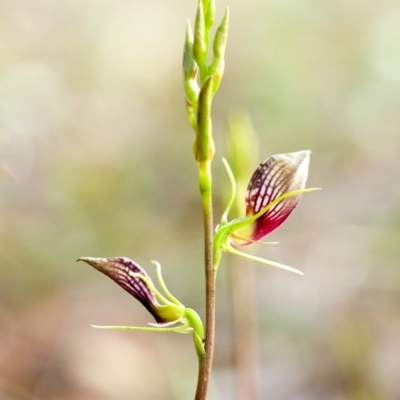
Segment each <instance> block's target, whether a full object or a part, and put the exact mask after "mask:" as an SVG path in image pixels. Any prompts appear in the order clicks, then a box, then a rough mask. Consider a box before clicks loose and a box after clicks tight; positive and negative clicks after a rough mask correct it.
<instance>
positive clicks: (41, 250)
mask: <svg viewBox="0 0 400 400" xmlns="http://www.w3.org/2000/svg"><path fill="white" fill-rule="evenodd" d="M217 6H218V10H219V11H218V12H219V17H220V16H221V15H222V12H223V9H224V7H225V6H226V1H225V0H224V1H217ZM229 6H230V9H231V23H230V34H229V40H228V49H227V57H226V73H225V77H224V80H223V82H222V85H221V88H220V91H219V93H218V95H217V96H216V98H215V101H214V113H213V115H214V123H215V124H214V135H215V138H216V142H217V146H218V147H217V156H216V160H215V164H214V165H215V168H214V169H215V177H214V183H215V192H216V195H217V197H216V206H217V207H216V215H217V216H218V215H220V214H219V213H220V209H221V207H222V204H217V203H218V202H219V199H221V198H222V197H223V193H222V190H221V189H222V188H225V187H226V181H227V178H226V176H225V174H224V171H223V169H222V165H221V162H220V161H219V159H220V157H221V156H223V155H225V153H226V148H225V147H224V143H225V132H226V124H227V117H228V115H229V113H230V112H231V111H232V110H234V109H238V108H239V109H240V108H244V109H247V110H248V111H249V113H250V115H251V116H252V118H253V123H254V126H255V128H256V130H257V131H258V133H259V141H260V149H261V150H260V152H261V154H262V157H263V158H266V157H267V156H268V155H271V154H274V153H280V152H291V151H297V150H303V149H311V150H312V152H313V154H312V159H311V169H310V178H309V186H311V187H315V186H320V187H322V188H323V191H321V192H316V193H311V194H307V195H306V196H305V198H304V199H303V201H302V203H301V205H300V206H299V208H298V209H297V210H296V211H295V213H294V215H293V216H292V217H291V219H290V220H289V222H288V223H287V224H285V226H284V227H282V228H281V229H279V230H278V231H277V232H276V233H274V234H273V235H271V239H270V240H277V241H280V243H281V244H280V245H279V246H265V247H259V248H258V251H259V254H261V255H263V256H264V257H266V258H268V259H271V260H276V261H280V262H283V263H286V264H289V265H292V266H294V267H296V268H298V269H301V270H303V271H304V272H305V273H306V275H305V277H299V276H295V275H291V274H290V273H285V272H282V271H278V270H273V269H271V268H268V267H265V266H261V265H254V264H248V263H246V268H254V269H255V270H256V274H257V286H258V288H257V290H258V292H257V298H258V312H257V314H258V319H257V321H258V328H259V335H258V336H259V339H260V344H259V346H260V350H261V353H260V355H259V360H260V376H261V379H260V392H261V396H260V398H262V399H264V398H270V399H274V400H280V399H282V400H283V399H284V400H291V399H293V400H303V399H304V400H314V399H318V400H324V399H327V400H328V399H329V400H342V399H351V400H352V399H360V400H361V399H362V400H366V399H371V400H385V399H398V398H399V397H400V389H399V388H400V387H399V385H398V376H399V373H400V357H399V356H398V350H399V348H400V317H399V311H398V304H399V297H400V270H399V267H400V265H399V264H400V263H399V261H400V185H399V178H400V112H399V110H400V46H399V43H400V6H399V4H398V3H397V2H394V1H392V0H382V1H378V0H369V1H364V2H359V1H356V0H347V1H344V0H339V1H322V2H321V1H316V0H314V1H311V0H305V1H297V0H291V1H289V0H269V1H264V0H250V1H246V2H243V1H238V0H232V1H230V2H229ZM195 8H196V1H183V0H181V1H168V2H167V1H162V0H154V1H146V2H144V1H140V2H139V1H135V0H119V1H111V0H88V1H81V0H57V1H51V0H15V1H9V0H0V54H1V57H0V127H1V141H0V160H1V164H2V166H4V167H5V168H7V171H8V173H9V175H10V176H11V179H8V180H2V181H1V182H0V398H1V399H2V400H22V399H31V400H50V399H51V400H72V399H73V400H80V399H82V400H83V399H84V400H92V399H93V400H100V399H113V400H125V399H146V400H149V399H150V400H152V399H177V400H178V399H179V400H187V399H190V398H192V395H193V393H194V387H195V380H196V363H197V361H196V357H195V353H194V350H193V348H192V343H191V339H190V337H187V336H180V335H177V334H174V335H173V334H165V335H159V334H152V333H134V332H107V331H98V330H94V329H92V328H90V326H89V324H91V323H93V324H130V325H144V324H146V323H147V322H150V321H151V320H150V316H149V315H148V314H147V313H146V312H145V310H144V309H143V307H141V305H140V304H139V303H137V302H135V301H134V300H133V299H132V298H130V297H129V295H128V294H126V293H124V292H123V291H122V290H121V289H120V288H118V287H117V286H116V285H115V284H114V283H113V282H111V281H110V280H108V279H107V278H106V277H104V276H102V275H100V274H99V273H97V272H96V271H94V270H91V269H90V268H89V267H88V266H87V265H84V264H76V263H75V259H76V258H78V257H80V256H99V257H100V256H115V255H124V256H127V257H131V258H133V259H134V260H135V261H137V262H139V263H140V264H141V265H142V266H143V267H144V268H146V269H147V270H148V271H149V272H150V273H151V274H153V276H154V267H153V266H152V264H150V260H151V259H156V260H158V261H160V262H161V264H162V265H163V274H164V277H165V280H166V282H167V284H168V286H169V288H170V289H171V292H172V293H174V295H176V296H177V297H178V298H179V299H180V300H181V301H182V302H183V303H184V304H185V305H187V306H188V307H193V308H196V309H198V310H199V312H200V313H201V314H203V272H202V235H201V214H200V204H199V199H198V194H197V171H196V165H195V163H194V161H193V159H192V155H191V146H192V140H193V133H192V132H191V130H190V127H189V123H188V122H187V118H186V115H185V109H184V101H183V91H182V84H181V71H180V68H181V58H182V54H181V51H182V45H183V37H184V29H185V23H186V19H187V18H191V19H192V20H193V16H194V12H195ZM260 161H261V160H260V159H257V158H255V159H254V166H253V167H254V168H256V166H257V165H258V163H259V162H260ZM241 195H242V196H243V194H241ZM245 273H246V269H244V270H243V274H245ZM226 278H227V273H226V270H225V271H224V265H222V266H221V270H220V275H219V282H218V285H219V288H218V289H219V291H218V313H217V314H218V321H217V349H216V354H215V374H214V380H213V387H212V391H211V394H210V400H220V399H221V400H222V399H228V400H231V399H234V398H235V397H234V393H233V392H234V373H233V370H232V349H231V333H230V329H231V318H230V317H231V302H230V296H229V290H228V288H229V282H228V281H227V279H226ZM233 290H234V288H233Z"/></svg>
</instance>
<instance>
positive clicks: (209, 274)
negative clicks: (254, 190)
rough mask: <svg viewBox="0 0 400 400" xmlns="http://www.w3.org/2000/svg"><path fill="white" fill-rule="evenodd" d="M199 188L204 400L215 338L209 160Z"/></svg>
mask: <svg viewBox="0 0 400 400" xmlns="http://www.w3.org/2000/svg"><path fill="white" fill-rule="evenodd" d="M199 186H200V193H201V200H202V206H203V220H204V262H205V277H206V329H205V330H206V332H205V355H204V357H199V374H198V380H197V389H196V396H195V400H205V399H206V397H207V392H208V387H209V383H210V376H211V366H212V359H213V353H214V338H215V281H216V273H215V269H214V261H213V237H214V227H213V211H212V181H211V160H206V161H201V162H199Z"/></svg>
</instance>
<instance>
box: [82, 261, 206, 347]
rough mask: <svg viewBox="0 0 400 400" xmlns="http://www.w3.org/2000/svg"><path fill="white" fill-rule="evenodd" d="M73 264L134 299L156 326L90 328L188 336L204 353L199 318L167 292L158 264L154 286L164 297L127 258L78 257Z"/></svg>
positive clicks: (146, 276) (146, 275) (202, 331)
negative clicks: (100, 275)
mask: <svg viewBox="0 0 400 400" xmlns="http://www.w3.org/2000/svg"><path fill="white" fill-rule="evenodd" d="M77 261H84V262H86V263H87V264H89V265H91V266H92V267H94V268H95V269H97V270H98V271H100V272H102V273H103V274H105V275H107V276H108V277H110V278H111V279H112V280H113V281H114V282H116V283H117V284H118V285H119V286H121V287H122V288H123V289H125V290H126V291H127V292H128V293H129V294H131V295H132V296H133V297H134V298H135V299H137V300H139V301H140V302H141V303H142V304H143V306H144V307H145V308H146V309H147V311H149V313H150V314H151V315H152V316H153V317H154V319H155V320H156V323H149V325H151V326H152V327H135V326H97V325H92V326H93V327H94V328H101V329H120V330H137V331H153V332H178V333H192V334H193V337H194V341H195V345H196V350H197V351H198V352H200V353H202V352H204V348H203V341H204V329H203V324H202V322H201V319H200V317H199V316H198V314H197V313H196V312H195V311H194V310H192V309H190V308H185V307H184V305H183V304H182V303H180V302H179V301H178V300H177V299H176V298H175V297H173V296H172V294H171V293H170V292H169V291H168V289H167V287H166V285H165V283H164V281H163V279H162V275H161V266H160V264H159V263H158V262H156V261H153V263H154V264H155V265H156V266H157V278H158V282H159V284H160V286H161V288H162V289H163V291H164V293H165V296H164V295H162V294H161V293H160V292H159V291H158V290H157V289H156V288H155V286H154V284H153V282H152V280H151V278H150V277H149V275H148V274H147V273H146V271H145V270H144V269H143V268H142V267H140V266H139V265H138V264H137V263H135V262H134V261H132V260H130V259H129V258H126V257H112V258H92V257H81V258H79V259H78V260H77Z"/></svg>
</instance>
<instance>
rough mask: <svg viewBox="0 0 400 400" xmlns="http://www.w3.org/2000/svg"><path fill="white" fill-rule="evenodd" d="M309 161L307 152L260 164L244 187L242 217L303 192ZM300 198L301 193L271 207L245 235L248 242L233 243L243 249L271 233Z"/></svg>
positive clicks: (271, 159)
mask: <svg viewBox="0 0 400 400" xmlns="http://www.w3.org/2000/svg"><path fill="white" fill-rule="evenodd" d="M309 161H310V151H309V150H304V151H299V152H296V153H287V154H277V155H274V156H271V157H269V158H268V159H267V160H266V161H264V162H263V163H262V164H261V165H260V166H259V167H258V168H257V170H256V171H255V172H254V174H253V176H252V177H251V179H250V182H249V185H248V187H247V191H246V199H245V203H246V217H251V216H252V215H255V214H257V213H258V212H260V211H261V210H262V209H264V208H265V207H267V206H268V205H269V204H271V203H272V202H273V201H275V200H276V199H278V198H279V197H280V196H282V195H284V194H285V193H289V192H292V191H295V190H301V189H304V188H305V185H306V181H307V176H308V165H309ZM301 197H302V195H301V194H298V195H294V196H291V197H287V198H285V199H283V200H282V201H280V202H278V203H277V204H275V205H273V206H272V207H271V208H270V209H269V210H268V211H266V212H265V213H264V214H263V215H261V216H260V217H259V218H257V219H256V220H255V221H254V224H253V226H252V229H251V232H249V233H248V236H249V237H248V239H249V240H246V238H243V237H240V239H239V238H238V239H239V240H233V244H236V245H240V246H245V245H248V244H250V243H252V242H254V241H258V240H260V239H262V238H263V237H264V236H266V235H268V234H269V233H271V232H272V231H274V230H275V229H276V228H278V227H279V226H280V225H282V224H283V222H285V220H286V219H287V218H288V217H289V215H290V214H291V213H292V211H293V210H294V209H295V207H296V206H297V204H298V203H299V201H300V199H301ZM235 236H236V235H235ZM240 236H241V235H240ZM246 236H247V235H246Z"/></svg>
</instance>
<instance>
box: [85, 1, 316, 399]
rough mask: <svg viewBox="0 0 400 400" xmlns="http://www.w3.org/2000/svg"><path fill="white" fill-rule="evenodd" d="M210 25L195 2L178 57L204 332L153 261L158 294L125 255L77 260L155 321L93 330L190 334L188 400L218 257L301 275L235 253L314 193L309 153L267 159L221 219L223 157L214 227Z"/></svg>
mask: <svg viewBox="0 0 400 400" xmlns="http://www.w3.org/2000/svg"><path fill="white" fill-rule="evenodd" d="M214 19H215V0H200V1H199V3H198V9H197V14H196V19H195V26H194V30H192V28H191V25H190V23H188V25H187V28H186V36H185V45H184V57H183V80H184V91H185V98H186V109H187V113H188V118H189V122H190V124H191V126H192V128H193V130H194V132H195V140H194V146H193V153H194V158H195V160H196V162H197V164H198V169H199V189H200V195H201V200H202V208H203V219H204V256H205V277H206V279H205V281H206V288H205V289H206V290H205V292H206V293H205V299H206V318H205V329H204V328H203V323H202V321H201V319H200V317H199V315H198V314H197V313H196V312H195V311H194V310H192V309H190V308H186V307H185V306H184V305H183V304H182V303H181V302H179V301H178V300H177V299H176V298H175V297H174V296H173V295H172V294H171V293H170V292H169V291H168V289H167V287H166V285H165V283H164V280H163V278H162V275H161V266H160V264H159V263H158V262H155V261H153V263H154V264H155V265H156V267H157V278H158V284H159V286H160V288H161V289H162V291H163V294H162V293H161V291H160V290H158V289H157V288H156V286H155V285H154V283H153V281H152V280H151V278H150V276H149V275H148V274H147V273H146V271H145V270H144V269H143V268H142V267H140V266H139V265H138V264H137V263H135V262H134V261H132V260H130V259H128V258H126V257H112V258H92V257H82V258H79V259H78V261H84V262H86V263H87V264H89V265H91V266H92V267H94V268H95V269H97V270H98V271H100V272H102V273H103V274H105V275H107V276H108V277H110V278H111V279H112V280H114V281H115V282H116V283H117V284H118V285H119V286H121V287H122V288H123V289H124V290H126V291H127V292H128V293H130V294H131V295H132V296H133V297H134V298H136V299H137V300H138V301H139V302H140V303H142V305H143V306H144V307H145V308H146V309H147V310H148V311H149V313H150V314H151V315H152V317H153V318H154V319H155V321H156V322H155V323H150V324H149V325H150V326H148V327H130V326H94V327H96V328H102V329H116V330H118V329H122V330H147V331H152V332H176V333H184V334H190V335H192V336H193V341H194V345H195V349H196V352H197V356H198V360H199V374H198V381H197V389H196V394H195V400H205V399H206V397H207V391H208V386H209V381H210V375H211V366H212V357H213V351H214V335H215V283H216V277H217V271H218V266H219V264H220V261H221V258H222V254H223V252H229V253H232V254H236V255H240V256H243V257H246V258H249V259H251V260H254V261H259V262H261V263H264V264H268V265H270V266H274V267H278V268H282V269H285V270H289V271H292V272H295V273H298V274H302V273H301V272H300V271H298V270H297V269H294V268H292V267H289V266H286V265H283V264H280V263H277V262H273V261H269V260H265V259H262V258H259V257H255V256H252V255H249V254H246V253H243V252H241V251H239V250H237V248H236V247H243V246H247V245H250V244H252V243H256V242H261V239H263V238H264V237H265V236H266V235H268V234H269V233H271V232H272V231H274V230H275V229H277V228H278V227H279V226H280V225H282V224H283V223H284V222H285V221H286V219H287V218H288V217H289V215H290V214H291V213H292V212H293V210H294V209H295V207H296V206H297V205H298V203H299V202H300V200H301V197H302V195H303V194H304V193H306V192H310V191H312V190H316V189H307V188H306V182H307V176H308V167H309V161H310V151H308V150H304V151H299V152H295V153H287V154H278V155H273V156H271V157H269V158H268V159H267V160H266V161H264V162H263V163H261V164H260V166H259V167H258V168H257V170H256V171H255V172H254V174H253V176H252V177H251V179H250V182H249V184H248V187H247V191H246V197H245V209H246V215H245V217H243V218H237V219H234V220H232V221H228V215H229V211H230V209H231V207H232V204H233V202H234V200H235V196H236V183H235V177H234V176H233V173H232V171H231V169H230V167H229V165H228V162H227V161H226V160H225V159H223V163H224V165H225V168H226V171H227V174H228V177H229V181H230V185H231V193H230V196H229V200H228V204H227V207H226V209H225V211H224V213H223V214H222V217H221V220H220V223H219V225H218V226H217V227H216V229H214V223H213V211H212V179H211V178H212V176H211V163H212V160H213V157H214V151H215V148H214V141H213V137H212V123H211V105H212V100H213V97H214V96H215V94H216V92H217V90H218V87H219V84H220V82H221V79H222V75H223V71H224V67H225V61H224V53H225V47H226V39H227V32H228V20H229V13H228V11H226V12H225V15H224V17H223V19H222V22H221V23H220V25H219V27H218V28H217V30H216V33H215V36H214V40H213V44H212V50H213V57H212V59H211V62H208V61H207V60H208V53H209V50H210V47H211V46H210V44H209V42H210V30H211V28H212V27H213V25H214Z"/></svg>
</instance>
